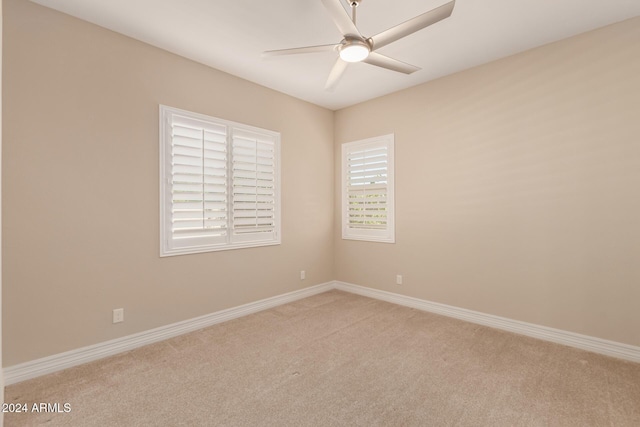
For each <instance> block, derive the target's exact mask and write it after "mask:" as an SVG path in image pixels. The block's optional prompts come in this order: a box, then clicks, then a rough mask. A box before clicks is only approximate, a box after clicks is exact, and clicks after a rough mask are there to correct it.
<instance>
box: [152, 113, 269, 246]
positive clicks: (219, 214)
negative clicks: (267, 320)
mask: <svg viewBox="0 0 640 427" xmlns="http://www.w3.org/2000/svg"><path fill="white" fill-rule="evenodd" d="M279 243H280V134H279V133H277V132H273V131H269V130H265V129H259V128H255V127H251V126H247V125H243V124H239V123H233V122H230V121H227V120H222V119H217V118H214V117H209V116H205V115H202V114H197V113H191V112H188V111H183V110H178V109H176V108H171V107H166V106H163V105H161V106H160V256H169V255H181V254H189V253H198V252H209V251H217V250H225V249H236V248H243V247H252V246H266V245H275V244H279Z"/></svg>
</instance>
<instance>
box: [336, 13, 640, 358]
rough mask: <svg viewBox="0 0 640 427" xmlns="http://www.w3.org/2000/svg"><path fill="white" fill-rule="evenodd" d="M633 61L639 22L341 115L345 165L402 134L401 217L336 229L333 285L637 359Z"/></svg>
mask: <svg viewBox="0 0 640 427" xmlns="http://www.w3.org/2000/svg"><path fill="white" fill-rule="evenodd" d="M638 52H640V18H635V19H632V20H628V21H626V22H622V23H619V24H617V25H612V26H609V27H605V28H603V29H600V30H596V31H593V32H590V33H586V34H583V35H580V36H578V37H575V38H571V39H568V40H565V41H561V42H558V43H555V44H552V45H548V46H544V47H541V48H538V49H534V50H531V51H528V52H525V53H522V54H519V55H516V56H512V57H509V58H506V59H504V60H500V61H497V62H493V63H490V64H488V65H485V66H481V67H478V68H475V69H471V70H468V71H465V72H461V73H458V74H455V75H452V76H449V77H446V78H442V79H439V80H437V81H433V82H430V83H427V84H424V85H421V86H418V87H414V88H411V89H409V90H405V91H402V92H399V93H395V94H392V95H389V96H385V97H382V98H379V99H376V100H373V101H370V102H366V103H363V104H360V105H357V106H354V107H351V108H347V109H344V110H341V111H338V112H337V113H336V117H335V119H336V123H335V139H336V148H335V150H334V153H335V160H336V162H339V155H340V150H339V148H340V144H342V143H345V142H349V141H353V140H358V139H362V138H367V137H371V136H375V135H384V134H387V133H391V132H394V133H395V138H396V139H395V150H396V151H395V155H396V209H397V210H396V244H382V243H364V242H358V241H345V240H341V238H340V227H338V226H336V228H335V230H334V233H335V268H336V278H337V279H338V280H342V281H346V282H351V283H355V284H360V285H364V286H369V287H372V288H376V289H382V290H386V291H391V292H397V293H401V294H405V295H409V296H413V297H418V298H422V299H426V300H431V301H436V302H440V303H444V304H449V305H453V306H458V307H463V308H467V309H472V310H477V311H481V312H485V313H490V314H494V315H498V316H504V317H508V318H512V319H518V320H522V321H526V322H532V323H535V324H540V325H547V326H550V327H554V328H560V329H564V330H568V331H573V332H577V333H582V334H587V335H591V336H596V337H601V338H605V339H610V340H615V341H619V342H623V343H627V344H632V345H636V346H637V345H640V328H639V327H638V325H640V309H639V308H638V301H640V285H639V284H640V262H639V259H640V258H639V255H640V222H639V219H640V139H639V137H640V96H639V94H640V55H638ZM337 164H339V163H337ZM339 174H340V168H336V171H335V178H336V182H339ZM335 203H336V207H339V206H340V194H339V185H338V184H336V194H335ZM335 219H336V221H339V220H340V217H339V209H337V212H336V213H335ZM337 224H339V222H336V225H337ZM396 274H403V275H404V285H401V286H398V285H395V275H396Z"/></svg>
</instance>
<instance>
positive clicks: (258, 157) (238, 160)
mask: <svg viewBox="0 0 640 427" xmlns="http://www.w3.org/2000/svg"><path fill="white" fill-rule="evenodd" d="M232 147H233V148H232V149H233V163H232V189H233V204H232V208H231V210H232V213H233V221H232V224H233V237H232V239H234V240H236V241H243V240H246V239H247V238H249V239H251V240H262V239H267V240H269V239H272V238H273V237H274V233H275V232H276V188H275V184H276V139H275V138H274V137H273V136H271V135H265V134H261V133H256V132H250V131H246V130H242V129H237V128H235V129H233V142H232Z"/></svg>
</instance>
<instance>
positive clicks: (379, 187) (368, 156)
mask: <svg viewBox="0 0 640 427" xmlns="http://www.w3.org/2000/svg"><path fill="white" fill-rule="evenodd" d="M393 145H394V136H393V134H392V135H385V136H380V137H376V138H370V139H365V140H362V141H355V142H350V143H347V144H343V145H342V238H343V239H354V240H368V241H373V242H387V243H394V242H395V227H394V197H393V188H394V187H393V186H394V183H393Z"/></svg>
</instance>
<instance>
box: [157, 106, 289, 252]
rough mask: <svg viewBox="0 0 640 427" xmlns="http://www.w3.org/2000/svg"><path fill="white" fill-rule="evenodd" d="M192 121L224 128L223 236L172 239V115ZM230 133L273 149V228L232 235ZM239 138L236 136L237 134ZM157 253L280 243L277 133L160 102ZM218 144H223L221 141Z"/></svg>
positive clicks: (231, 147) (203, 250) (233, 224)
mask: <svg viewBox="0 0 640 427" xmlns="http://www.w3.org/2000/svg"><path fill="white" fill-rule="evenodd" d="M174 115H177V116H180V117H181V120H185V119H186V120H193V122H194V123H199V124H202V125H203V126H204V127H205V128H206V127H207V126H210V127H211V128H217V129H220V128H224V129H225V134H226V136H224V138H225V142H224V143H225V144H226V155H227V164H226V167H223V168H222V169H223V170H224V171H225V174H226V197H227V202H226V203H227V208H226V209H227V210H226V216H227V219H226V235H225V236H213V237H191V238H189V239H176V238H174V233H173V227H172V203H173V202H172V200H173V198H172V187H173V181H172V117H173V116H174ZM234 132H235V134H237V135H240V134H243V135H250V134H253V135H258V136H259V137H261V138H267V139H268V140H269V141H271V142H272V144H273V150H274V167H273V169H274V170H273V176H274V190H275V191H274V193H275V194H274V199H275V200H274V221H273V222H274V224H273V227H272V228H273V230H272V231H268V232H262V233H246V234H239V233H238V234H236V233H234V231H236V230H238V229H237V228H236V227H239V225H236V224H235V223H234V218H233V216H234V215H233V206H234V195H233V171H232V169H233V160H234V157H233V147H234V145H233V144H234ZM238 138H240V137H238ZM159 140H160V256H161V257H166V256H174V255H186V254H194V253H202V252H212V251H221V250H230V249H239V248H249V247H258V246H271V245H279V244H280V243H281V232H280V229H281V222H282V220H281V201H280V193H281V190H280V187H281V181H280V133H279V132H274V131H271V130H267V129H261V128H257V127H254V126H249V125H245V124H242V123H236V122H232V121H229V120H224V119H219V118H215V117H211V116H207V115H204V114H199V113H193V112H190V111H186V110H181V109H178V108H173V107H168V106H165V105H160V138H159ZM220 144H223V143H222V142H221V143H220Z"/></svg>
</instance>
